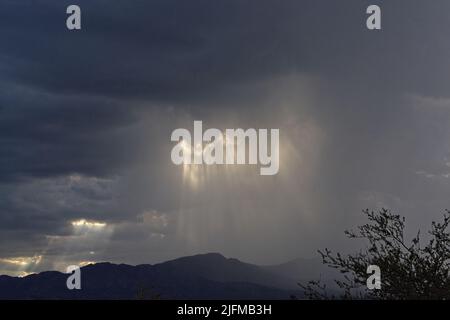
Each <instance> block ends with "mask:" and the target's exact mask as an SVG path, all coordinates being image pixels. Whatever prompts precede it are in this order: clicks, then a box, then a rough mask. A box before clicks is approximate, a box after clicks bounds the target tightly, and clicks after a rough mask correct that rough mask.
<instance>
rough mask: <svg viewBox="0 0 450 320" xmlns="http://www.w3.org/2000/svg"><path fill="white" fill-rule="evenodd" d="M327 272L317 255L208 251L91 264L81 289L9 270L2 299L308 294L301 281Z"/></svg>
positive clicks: (59, 276)
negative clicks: (243, 255) (279, 260)
mask: <svg viewBox="0 0 450 320" xmlns="http://www.w3.org/2000/svg"><path fill="white" fill-rule="evenodd" d="M326 272H327V270H326V269H324V268H323V267H322V265H321V263H320V261H318V260H314V259H312V260H304V259H298V260H294V261H291V262H288V263H285V264H281V265H273V266H258V265H254V264H249V263H245V262H242V261H240V260H237V259H233V258H225V257H224V256H223V255H221V254H218V253H207V254H200V255H194V256H188V257H182V258H178V259H175V260H170V261H167V262H163V263H159V264H154V265H150V264H143V265H137V266H131V265H126V264H112V263H108V262H102V263H96V264H91V265H87V266H84V267H82V268H81V289H80V290H76V289H74V290H68V289H67V287H66V281H67V278H68V276H69V275H68V274H64V273H61V272H57V271H46V272H41V273H38V274H31V275H28V276H26V277H10V276H5V275H3V276H0V299H290V298H291V297H292V296H296V297H302V290H301V288H300V287H299V286H298V285H297V283H298V282H299V281H301V282H306V281H308V280H313V279H314V280H315V279H318V278H319V277H322V279H323V274H324V273H326Z"/></svg>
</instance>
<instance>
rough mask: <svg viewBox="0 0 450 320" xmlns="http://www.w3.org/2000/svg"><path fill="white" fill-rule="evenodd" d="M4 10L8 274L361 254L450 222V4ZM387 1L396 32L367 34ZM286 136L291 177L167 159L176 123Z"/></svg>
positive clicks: (236, 1) (2, 234) (2, 233)
mask: <svg viewBox="0 0 450 320" xmlns="http://www.w3.org/2000/svg"><path fill="white" fill-rule="evenodd" d="M70 4H74V2H73V1H65V0H61V1H43V0H36V1H31V0H28V1H27V0H20V1H17V0H14V1H13V0H2V1H1V3H0V274H10V275H25V274H27V273H30V272H38V271H41V270H54V269H56V270H64V269H65V268H66V267H67V266H68V265H70V264H81V265H83V264H86V263H89V262H99V261H111V262H117V263H128V264H140V263H156V262H160V261H164V260H167V259H172V258H176V257H179V256H185V255H191V254H197V253H204V252H220V253H222V254H224V255H225V256H228V257H234V258H238V259H241V260H243V261H247V262H252V263H257V264H277V263H282V262H285V261H288V260H291V259H294V258H298V257H303V258H310V257H315V256H317V250H318V249H322V248H324V247H328V248H331V249H334V250H339V251H342V252H350V251H352V250H355V249H357V248H358V247H359V246H360V245H361V244H360V243H356V244H355V243H353V242H354V241H348V240H346V238H345V235H344V233H343V232H344V230H345V229H349V228H354V227H355V226H357V225H359V224H361V223H364V222H365V220H364V216H363V215H362V213H361V210H362V209H365V208H369V209H372V210H377V209H379V208H382V207H386V208H389V209H391V210H392V211H395V212H396V213H399V214H401V215H404V216H405V217H406V218H407V226H408V228H410V229H411V230H412V231H414V232H415V231H416V230H417V229H418V228H420V229H422V230H426V228H427V227H428V226H429V225H430V224H431V221H432V220H436V219H439V217H440V216H441V215H442V213H443V212H444V210H445V209H446V208H450V197H448V195H449V191H450V143H449V142H450V126H449V120H450V88H449V84H450V41H449V40H448V30H449V28H450V19H448V13H449V12H450V2H449V1H447V0H435V1H432V2H430V1H424V0H421V1H417V0H408V1H406V0H394V1H365V0H345V1H324V0H314V1H313V0H284V1H275V0H227V1H224V0H217V1H210V0H191V1H181V0H152V1H142V0H136V1H125V0H117V1H114V2H111V1H106V0H89V1H87V0H78V1H76V4H78V5H79V6H80V8H81V12H82V29H81V30H79V31H69V30H67V28H66V23H65V22H66V18H67V14H66V8H67V6H68V5H70ZM370 4H378V5H379V6H380V7H381V10H382V29H381V30H375V31H371V30H368V29H367V28H366V19H367V17H368V16H367V14H366V8H367V7H368V6H369V5H370ZM194 120H201V121H203V126H204V127H205V128H219V129H221V130H225V129H226V128H278V129H279V130H280V168H279V172H278V174H276V175H274V176H261V175H260V174H259V167H258V166H254V165H253V166H252V165H247V166H245V165H244V166H233V165H231V166H212V167H204V166H199V167H193V168H191V169H189V171H188V172H186V168H184V167H183V166H176V165H174V164H173V163H172V161H171V159H170V153H171V149H172V147H173V146H174V143H173V142H171V141H170V135H171V132H172V131H173V130H174V129H176V128H187V129H189V130H192V128H193V121H194Z"/></svg>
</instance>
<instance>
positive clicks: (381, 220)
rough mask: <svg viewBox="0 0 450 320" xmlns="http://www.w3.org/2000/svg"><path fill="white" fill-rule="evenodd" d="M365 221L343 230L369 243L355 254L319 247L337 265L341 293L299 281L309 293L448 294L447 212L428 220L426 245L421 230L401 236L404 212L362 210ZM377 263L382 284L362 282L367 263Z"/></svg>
mask: <svg viewBox="0 0 450 320" xmlns="http://www.w3.org/2000/svg"><path fill="white" fill-rule="evenodd" d="M363 213H364V214H365V215H366V216H367V218H368V220H369V222H368V223H367V224H364V225H362V226H359V227H358V228H357V231H356V232H353V231H346V232H345V234H346V235H347V237H349V238H352V239H364V240H366V241H367V243H368V246H367V247H366V248H365V249H363V250H361V251H360V252H358V253H356V254H351V255H346V256H344V255H342V254H340V253H336V254H333V253H332V251H330V250H329V249H325V250H324V251H321V250H319V253H320V255H321V256H322V260H323V263H324V264H326V265H328V266H329V267H331V268H335V269H337V270H338V271H339V272H340V273H341V274H342V275H343V279H342V280H335V282H336V284H337V285H338V287H339V288H340V289H341V291H342V293H341V295H340V296H336V295H330V294H329V292H328V291H327V287H326V285H325V284H323V283H322V282H321V281H310V282H308V283H307V284H306V285H304V284H301V283H299V285H300V286H301V287H302V288H303V289H304V290H305V296H306V297H307V298H309V299H336V298H341V299H393V300H398V299H408V300H409V299H433V300H437V299H439V300H442V299H450V275H449V267H450V233H449V230H448V229H449V224H450V212H449V211H448V210H447V211H446V212H445V214H444V216H443V220H442V221H441V222H432V224H431V229H430V231H429V232H428V236H429V237H428V238H427V239H426V241H425V245H424V246H422V244H421V235H420V231H419V232H418V233H417V235H416V236H415V237H414V238H413V239H411V240H410V241H407V240H405V235H404V231H405V218H404V217H401V216H400V215H396V214H393V213H391V211H389V210H387V209H381V210H380V211H378V212H376V213H375V212H373V211H369V210H368V209H366V210H363ZM369 265H377V266H379V267H380V269H381V289H380V290H369V289H368V288H367V283H366V282H367V278H368V277H369V276H370V274H367V267H368V266H369Z"/></svg>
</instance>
